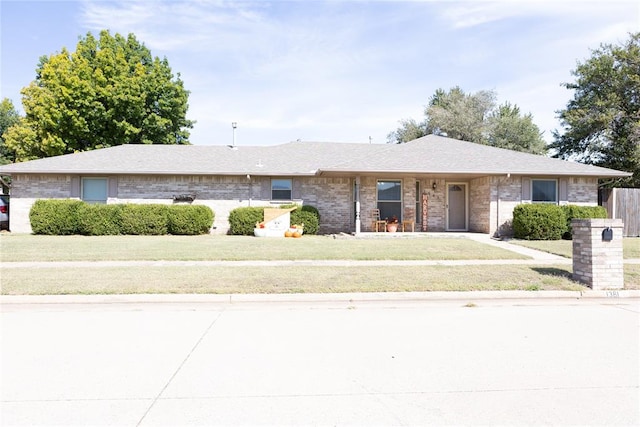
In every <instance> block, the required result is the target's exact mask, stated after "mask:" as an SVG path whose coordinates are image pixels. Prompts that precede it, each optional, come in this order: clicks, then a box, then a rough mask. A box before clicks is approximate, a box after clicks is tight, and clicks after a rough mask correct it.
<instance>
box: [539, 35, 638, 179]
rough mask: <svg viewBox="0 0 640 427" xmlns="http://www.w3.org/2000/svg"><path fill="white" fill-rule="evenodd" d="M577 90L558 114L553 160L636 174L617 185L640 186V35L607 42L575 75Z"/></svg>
mask: <svg viewBox="0 0 640 427" xmlns="http://www.w3.org/2000/svg"><path fill="white" fill-rule="evenodd" d="M572 75H573V76H575V82H572V83H564V86H565V87H566V88H567V89H570V90H573V91H574V96H573V99H572V100H570V101H569V102H568V104H567V108H565V109H564V110H560V111H558V117H559V119H560V120H561V124H562V127H563V129H562V132H559V131H556V132H554V141H553V143H552V144H551V146H550V148H551V149H552V150H554V151H555V153H554V156H555V157H560V158H563V159H575V160H578V161H580V162H584V163H589V164H593V165H597V166H604V167H609V168H613V169H618V170H623V171H627V172H633V177H631V178H623V179H620V180H618V182H616V183H614V184H615V185H617V186H633V187H640V33H635V34H631V35H630V38H629V40H627V41H626V42H625V43H623V44H621V45H611V44H604V45H601V46H600V48H599V49H596V50H593V51H592V56H591V57H590V58H589V59H587V60H586V61H584V62H582V63H578V65H577V67H576V69H575V70H573V71H572Z"/></svg>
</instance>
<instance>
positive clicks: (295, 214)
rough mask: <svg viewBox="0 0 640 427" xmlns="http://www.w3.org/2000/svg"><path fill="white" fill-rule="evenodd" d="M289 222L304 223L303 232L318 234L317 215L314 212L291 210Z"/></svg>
mask: <svg viewBox="0 0 640 427" xmlns="http://www.w3.org/2000/svg"><path fill="white" fill-rule="evenodd" d="M291 224H304V234H318V228H319V224H318V217H317V216H316V214H315V213H314V212H311V211H303V210H301V209H296V210H295V211H292V212H291Z"/></svg>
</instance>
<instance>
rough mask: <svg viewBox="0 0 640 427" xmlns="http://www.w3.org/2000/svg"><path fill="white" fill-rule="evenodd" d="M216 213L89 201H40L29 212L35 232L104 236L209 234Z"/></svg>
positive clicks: (198, 207)
mask: <svg viewBox="0 0 640 427" xmlns="http://www.w3.org/2000/svg"><path fill="white" fill-rule="evenodd" d="M213 219H214V213H213V211H212V210H211V208H209V207H208V206H203V205H159V204H144V205H142V204H112V205H103V204H89V203H85V202H82V201H79V200H37V201H36V202H35V203H34V205H33V207H32V208H31V211H30V212H29V220H30V222H31V229H32V231H33V232H34V233H35V234H48V235H71V234H83V235H87V236H103V235H115V234H135V235H164V234H179V235H196V234H207V233H209V230H210V229H211V226H212V225H213Z"/></svg>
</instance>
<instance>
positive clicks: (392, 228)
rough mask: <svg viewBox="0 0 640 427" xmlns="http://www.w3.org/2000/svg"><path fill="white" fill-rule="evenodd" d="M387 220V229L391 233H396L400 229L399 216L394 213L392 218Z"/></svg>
mask: <svg viewBox="0 0 640 427" xmlns="http://www.w3.org/2000/svg"><path fill="white" fill-rule="evenodd" d="M385 221H387V231H388V232H389V233H395V232H396V231H398V217H397V216H395V215H393V216H392V217H391V218H386V219H385Z"/></svg>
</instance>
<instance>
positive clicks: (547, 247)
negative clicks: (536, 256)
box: [509, 237, 640, 259]
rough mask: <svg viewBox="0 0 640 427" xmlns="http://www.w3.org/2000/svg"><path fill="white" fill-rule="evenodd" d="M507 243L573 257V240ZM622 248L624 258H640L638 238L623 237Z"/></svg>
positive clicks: (516, 241)
mask: <svg viewBox="0 0 640 427" xmlns="http://www.w3.org/2000/svg"><path fill="white" fill-rule="evenodd" d="M509 243H513V244H516V245H520V246H525V247H527V248H532V249H537V250H539V251H544V252H549V253H552V254H555V255H560V256H563V257H565V258H573V242H572V241H571V240H510V241H509ZM622 248H623V256H624V258H627V259H631V258H640V238H637V237H625V239H624V240H623V242H622Z"/></svg>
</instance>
